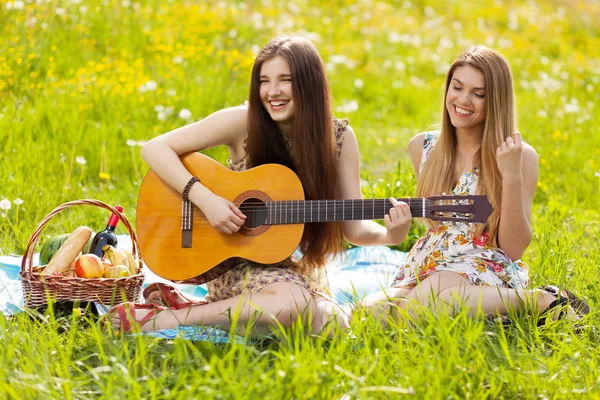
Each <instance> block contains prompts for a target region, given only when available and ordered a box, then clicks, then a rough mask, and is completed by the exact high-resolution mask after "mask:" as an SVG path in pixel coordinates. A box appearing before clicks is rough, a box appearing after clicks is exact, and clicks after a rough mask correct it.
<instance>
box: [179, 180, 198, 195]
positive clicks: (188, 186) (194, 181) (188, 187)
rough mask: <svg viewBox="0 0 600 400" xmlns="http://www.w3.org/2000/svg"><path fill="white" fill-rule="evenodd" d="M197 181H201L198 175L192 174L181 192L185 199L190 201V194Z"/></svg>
mask: <svg viewBox="0 0 600 400" xmlns="http://www.w3.org/2000/svg"><path fill="white" fill-rule="evenodd" d="M196 182H200V179H198V177H197V176H192V177H191V179H190V180H189V181H188V183H187V184H186V185H185V188H183V192H182V193H181V194H182V196H183V201H188V195H189V194H190V190H191V189H192V185H193V184H194V183H196Z"/></svg>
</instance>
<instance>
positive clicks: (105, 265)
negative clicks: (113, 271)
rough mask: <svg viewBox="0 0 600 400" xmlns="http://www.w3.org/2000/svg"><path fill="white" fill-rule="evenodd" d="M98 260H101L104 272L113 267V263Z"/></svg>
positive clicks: (106, 260) (105, 259) (106, 259)
mask: <svg viewBox="0 0 600 400" xmlns="http://www.w3.org/2000/svg"><path fill="white" fill-rule="evenodd" d="M100 260H102V266H103V267H104V270H105V271H106V269H107V268H110V267H112V266H113V263H112V262H111V261H110V260H109V259H108V258H101V259H100Z"/></svg>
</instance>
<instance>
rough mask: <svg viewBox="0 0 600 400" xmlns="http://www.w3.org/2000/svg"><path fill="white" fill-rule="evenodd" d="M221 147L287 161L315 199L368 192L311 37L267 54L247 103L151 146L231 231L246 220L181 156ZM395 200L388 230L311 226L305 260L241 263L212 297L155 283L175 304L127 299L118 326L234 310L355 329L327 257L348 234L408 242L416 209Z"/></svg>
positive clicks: (236, 154) (237, 161) (214, 220)
mask: <svg viewBox="0 0 600 400" xmlns="http://www.w3.org/2000/svg"><path fill="white" fill-rule="evenodd" d="M219 145H226V146H227V148H228V149H229V153H230V158H229V161H228V164H229V168H231V169H233V170H236V171H241V170H245V169H247V168H250V167H255V166H258V165H262V164H266V163H278V164H283V165H285V166H288V167H289V168H291V169H292V170H294V171H295V172H296V174H297V175H298V176H299V178H300V181H301V182H302V185H303V187H304V190H305V195H306V199H309V200H310V199H315V200H316V199H360V198H361V190H360V179H359V153H358V146H357V141H356V137H355V135H354V132H353V131H352V129H351V128H350V127H349V126H348V122H347V121H346V120H338V119H336V118H334V117H333V116H332V111H331V100H330V91H329V85H328V82H327V78H326V76H325V68H324V65H323V62H322V60H321V58H320V56H319V54H318V52H317V50H316V48H315V47H314V45H313V44H312V43H311V42H310V41H308V40H307V39H304V38H301V37H282V38H276V39H274V40H272V41H270V42H269V43H268V44H267V45H266V46H265V47H264V48H263V49H262V50H261V51H260V52H259V54H258V56H257V58H256V60H255V62H254V67H253V69H252V78H251V82H250V98H249V104H248V105H247V106H245V105H244V106H239V107H233V108H227V109H224V110H221V111H218V112H215V113H214V114H212V115H210V116H208V117H206V118H205V119H203V120H202V121H199V122H196V123H193V124H191V125H188V126H185V127H182V128H179V129H176V130H174V131H172V132H169V133H167V134H164V135H162V136H159V137H156V138H154V139H153V140H151V141H150V142H148V144H147V145H146V146H145V147H144V149H143V150H142V156H143V158H144V159H145V160H146V161H147V162H148V164H149V165H150V168H151V169H152V170H153V171H154V172H155V173H156V174H157V175H158V176H159V177H160V178H161V179H162V180H163V181H164V182H165V183H167V184H168V185H169V186H171V187H172V188H173V189H174V190H176V191H178V192H180V193H181V192H183V191H184V190H185V189H186V188H187V190H189V195H188V197H189V200H191V202H192V203H193V204H194V205H195V206H197V207H198V208H199V209H200V210H201V211H202V212H203V213H204V215H205V216H206V218H207V219H208V221H209V223H210V225H212V227H214V229H216V230H217V231H219V232H222V233H224V234H228V235H231V234H233V233H234V232H237V231H238V230H239V229H240V227H241V226H242V225H243V224H244V219H245V218H246V216H245V215H244V214H243V213H242V212H241V211H240V210H239V209H238V208H237V207H236V206H235V205H234V204H233V203H232V202H230V201H228V200H225V199H224V198H222V197H219V196H217V195H215V194H214V193H213V192H211V191H210V190H209V189H207V188H206V187H205V186H204V185H202V182H197V181H195V180H194V177H193V176H192V175H191V174H190V172H189V171H188V170H187V169H186V168H185V167H184V165H183V164H182V162H181V161H180V158H179V156H180V155H182V154H184V153H188V152H193V151H198V150H203V149H208V148H211V147H215V146H219ZM224 184H226V182H224ZM390 202H391V203H392V204H393V208H391V209H390V210H389V213H388V214H387V215H385V227H384V226H381V225H379V224H377V223H375V222H373V221H367V220H365V221H345V222H343V223H331V222H329V223H314V224H307V225H306V227H305V230H304V234H303V237H302V241H301V245H300V246H301V250H302V252H303V253H304V257H303V258H302V260H301V261H300V262H295V261H292V260H291V259H288V260H285V261H284V262H282V263H280V264H279V265H277V266H263V265H255V264H254V263H252V262H249V261H243V262H240V263H239V265H236V266H235V267H233V268H232V269H230V270H229V271H228V272H226V273H225V274H223V275H221V276H219V277H218V278H216V279H214V280H211V281H210V282H208V284H207V285H208V296H207V297H206V301H207V302H206V303H193V302H189V301H188V300H187V299H186V298H184V297H183V296H182V295H181V294H180V293H179V292H178V291H176V289H175V288H173V287H171V286H167V285H153V286H152V287H151V288H150V290H147V291H146V293H145V295H146V297H147V301H148V302H151V303H153V302H159V301H160V302H162V303H163V305H166V306H168V307H169V308H165V307H161V306H158V305H156V304H150V305H149V304H144V305H137V304H132V303H127V304H122V305H119V306H116V307H115V308H114V309H113V310H112V312H111V314H110V315H112V319H111V321H112V324H113V326H114V327H115V328H120V329H123V330H125V331H128V330H130V328H131V324H130V321H131V320H134V321H135V322H136V323H137V324H139V325H140V327H141V330H142V331H149V330H157V329H164V328H173V327H175V326H177V325H180V324H186V325H201V324H203V325H216V326H220V327H222V328H224V329H228V327H229V326H230V322H231V320H230V315H233V314H237V315H238V318H239V319H238V321H239V322H241V323H244V322H248V321H249V320H250V319H251V318H252V316H253V315H254V314H257V315H258V317H257V319H256V323H257V327H259V328H268V327H269V325H273V324H274V323H275V322H277V323H279V324H281V325H283V326H289V325H290V324H291V323H292V322H293V321H295V320H296V319H297V318H298V317H303V318H307V317H310V318H311V320H310V322H311V325H312V330H313V332H319V331H321V330H322V328H323V326H324V325H325V324H326V323H328V322H329V321H331V320H332V319H333V318H336V319H337V322H338V323H339V325H340V326H341V327H346V326H347V325H348V323H347V317H346V316H345V315H344V313H343V311H342V309H341V308H340V307H339V306H338V305H337V304H336V303H335V302H334V301H333V300H332V298H331V297H330V294H329V289H328V282H327V276H326V271H325V260H326V258H327V257H328V256H330V255H331V254H334V253H337V252H340V251H341V250H342V249H343V246H344V237H345V238H346V239H347V240H348V241H350V242H351V243H354V244H357V245H363V246H364V245H381V244H385V245H395V244H398V243H400V242H402V241H403V240H404V239H405V237H406V235H407V232H408V229H409V226H410V221H411V213H410V210H409V208H408V206H407V204H406V203H403V202H397V201H396V200H395V199H390ZM273 246H277V243H273ZM173 268H177V265H173ZM128 314H129V315H128ZM275 320H277V321H275Z"/></svg>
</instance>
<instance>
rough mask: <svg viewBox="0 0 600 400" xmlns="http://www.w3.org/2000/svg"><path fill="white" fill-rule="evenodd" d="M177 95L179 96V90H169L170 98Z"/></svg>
mask: <svg viewBox="0 0 600 400" xmlns="http://www.w3.org/2000/svg"><path fill="white" fill-rule="evenodd" d="M176 94H177V90H175V89H169V90H167V95H168V96H171V97H173V96H175V95H176Z"/></svg>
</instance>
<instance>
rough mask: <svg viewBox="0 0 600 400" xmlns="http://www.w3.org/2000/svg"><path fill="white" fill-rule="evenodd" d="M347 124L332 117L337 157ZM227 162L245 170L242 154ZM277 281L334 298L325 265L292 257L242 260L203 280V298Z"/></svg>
mask: <svg viewBox="0 0 600 400" xmlns="http://www.w3.org/2000/svg"><path fill="white" fill-rule="evenodd" d="M347 127H348V120H346V119H339V120H338V119H334V134H335V144H336V145H335V153H336V157H338V158H339V155H340V153H341V150H342V143H343V141H344V132H345V131H346V128H347ZM282 135H283V133H282ZM284 139H285V140H286V142H287V144H288V147H291V142H290V140H289V139H288V138H287V137H286V136H285V135H284ZM227 164H228V165H229V168H230V169H232V170H234V171H242V170H245V169H246V168H247V160H246V156H245V155H244V157H243V158H241V159H240V160H237V161H233V160H231V159H229V160H227ZM274 245H276V243H274ZM278 282H291V283H295V284H297V285H300V286H302V287H303V288H305V289H306V290H308V291H309V292H310V293H311V294H312V295H317V296H321V297H324V298H326V299H328V300H330V301H333V300H332V298H331V293H330V290H329V281H328V279H327V271H326V269H325V265H322V266H319V267H308V266H306V265H304V264H303V263H302V260H300V261H299V262H295V261H292V258H291V257H290V258H288V259H286V260H284V261H282V262H280V263H278V264H275V265H261V264H258V263H255V262H252V261H247V260H244V261H242V262H241V263H239V264H237V265H236V266H234V267H233V268H232V269H230V270H229V271H227V272H226V273H225V274H223V275H221V276H219V277H217V278H215V279H213V280H212V281H209V282H207V283H206V286H207V287H208V294H207V296H206V301H208V302H214V301H219V300H225V299H229V298H231V297H234V296H239V295H241V294H247V293H253V292H258V291H260V290H262V289H263V288H264V287H265V286H268V285H270V284H272V283H278Z"/></svg>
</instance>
